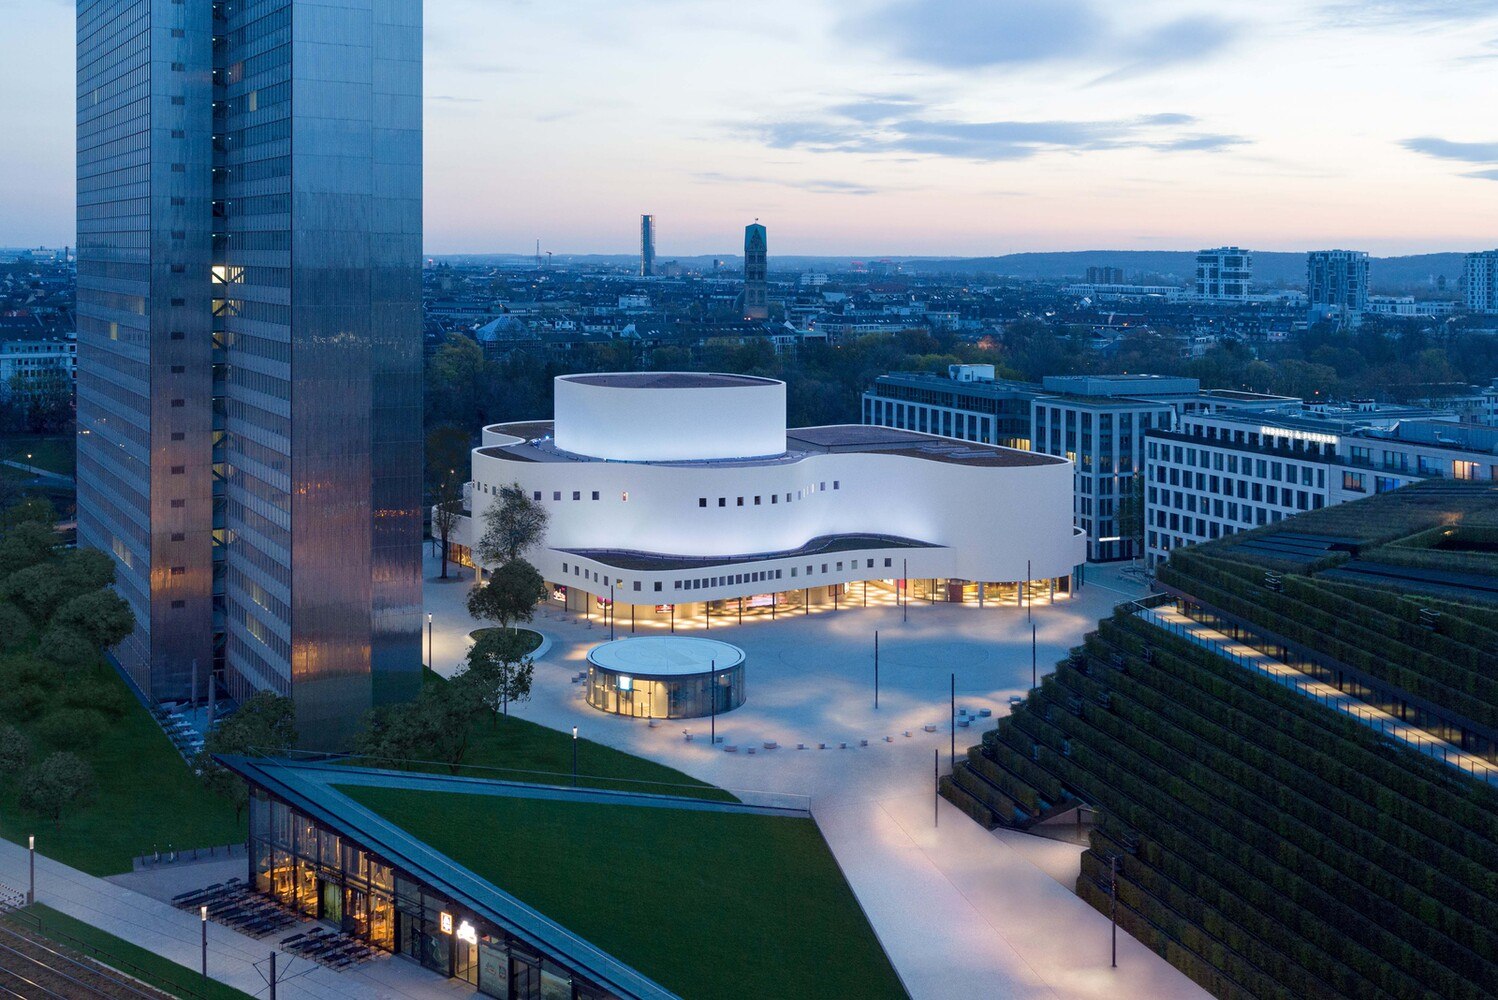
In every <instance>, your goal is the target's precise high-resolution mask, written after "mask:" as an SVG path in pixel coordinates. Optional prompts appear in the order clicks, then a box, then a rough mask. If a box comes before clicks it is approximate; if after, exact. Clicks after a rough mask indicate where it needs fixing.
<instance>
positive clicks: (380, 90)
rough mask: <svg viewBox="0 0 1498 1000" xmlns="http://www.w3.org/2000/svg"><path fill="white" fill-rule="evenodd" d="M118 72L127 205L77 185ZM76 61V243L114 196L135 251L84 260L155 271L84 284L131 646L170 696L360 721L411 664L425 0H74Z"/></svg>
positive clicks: (339, 722) (320, 731) (315, 730)
mask: <svg viewBox="0 0 1498 1000" xmlns="http://www.w3.org/2000/svg"><path fill="white" fill-rule="evenodd" d="M96 36H102V37H103V38H105V40H106V41H105V42H103V43H99V42H95V41H94V39H95V37H96ZM109 39H118V40H119V41H121V42H123V41H126V40H127V39H128V40H136V39H138V40H139V44H140V45H142V46H143V47H144V52H145V54H144V56H142V57H140V58H139V59H137V60H136V61H135V62H133V63H131V64H130V65H129V66H128V67H127V68H126V69H118V70H117V69H116V68H115V65H116V63H117V62H118V61H119V58H120V57H119V55H118V49H119V47H120V46H119V45H118V44H114V45H111V44H108V40H109ZM96 50H98V51H107V52H109V53H111V54H110V55H108V56H95V55H94V54H93V53H94V52H95V51H96ZM153 52H154V55H153ZM120 72H129V73H133V74H135V77H134V78H135V79H136V80H137V82H138V85H139V87H140V88H141V95H142V96H141V97H140V98H139V100H140V102H141V103H140V104H139V109H138V111H137V112H136V114H135V117H133V118H131V122H133V123H135V124H134V125H133V126H132V127H133V128H135V129H136V131H137V132H141V133H143V135H144V138H139V139H136V140H135V144H134V145H133V146H132V150H133V151H134V155H135V158H136V160H138V163H137V162H136V160H132V161H131V163H130V164H128V165H126V166H128V167H130V168H131V169H135V170H136V172H137V173H138V174H139V175H140V176H139V178H138V182H139V183H140V184H142V185H143V187H142V191H143V192H144V193H143V195H141V197H142V198H143V199H144V203H140V202H139V201H137V200H135V197H134V194H133V192H131V194H132V199H131V200H130V203H129V204H128V205H118V204H116V202H118V201H124V200H125V198H124V195H123V194H120V193H118V184H119V183H123V181H121V182H118V183H112V184H110V185H109V186H108V187H104V186H99V187H97V188H96V187H94V186H92V185H91V186H90V187H89V189H88V190H87V192H86V191H85V187H84V184H83V183H82V181H83V178H84V177H85V175H86V174H88V173H89V170H90V164H91V161H90V160H88V159H87V158H86V152H85V141H86V138H87V139H89V140H90V141H91V140H92V137H93V135H94V133H95V131H99V132H101V133H102V132H103V130H105V129H117V128H118V127H119V125H118V124H116V123H115V122H114V121H113V119H104V118H103V114H102V113H99V112H93V111H92V110H91V109H92V108H93V105H92V103H91V101H92V100H93V99H94V92H95V91H97V90H98V87H97V85H96V82H95V81H100V80H104V79H106V78H107V76H108V75H109V74H111V73H115V74H118V73H120ZM79 81H80V82H79V144H80V148H79V171H80V191H79V230H80V237H82V238H83V239H88V236H85V234H86V233H90V234H91V230H89V229H86V228H85V222H86V221H88V222H90V223H92V221H93V214H92V213H95V212H98V211H99V208H98V206H97V204H96V202H102V201H104V200H105V199H109V204H110V205H111V206H112V207H111V208H110V209H109V210H108V211H109V212H110V216H111V218H114V217H118V218H119V219H120V220H121V221H120V222H118V223H116V224H115V225H116V227H117V229H118V227H119V226H123V225H128V226H130V227H131V228H130V229H129V230H126V231H115V230H112V231H111V238H112V240H113V241H114V243H117V242H120V241H121V240H122V239H124V240H126V241H127V245H125V246H121V247H118V248H116V247H115V246H114V245H113V243H111V242H106V241H105V240H104V238H103V237H102V236H94V238H93V239H92V240H91V241H90V243H89V250H88V258H89V261H90V265H91V267H98V266H101V265H103V264H105V263H113V262H114V261H113V258H114V257H122V258H123V259H122V260H121V261H120V263H124V264H127V265H134V269H133V270H131V271H130V272H129V273H128V274H122V275H121V276H120V277H121V278H122V279H128V280H131V281H134V282H135V283H136V284H137V285H139V286H140V288H141V289H143V292H142V293H141V294H139V295H137V296H135V297H133V298H131V299H130V301H129V302H125V303H122V305H123V306H125V307H126V308H125V311H124V313H123V314H120V315H116V313H117V312H118V311H119V310H118V309H116V308H115V306H116V303H115V302H114V301H113V298H112V296H114V295H117V294H119V292H117V291H116V288H115V285H114V284H109V283H105V284H100V283H99V282H98V281H94V282H92V283H91V284H89V285H88V286H87V287H85V286H84V285H83V284H82V283H80V290H79V313H80V341H83V339H84V336H85V333H87V336H88V343H89V345H90V346H89V348H87V349H86V351H85V350H83V349H81V350H80V365H79V368H80V449H79V453H80V458H79V464H80V505H79V506H80V537H81V538H82V539H84V540H85V542H86V543H87V544H91V545H95V546H97V547H99V548H101V549H104V550H105V551H110V552H113V553H114V554H115V558H116V560H117V562H118V563H119V564H120V566H121V573H120V578H121V591H122V593H124V594H125V595H126V597H127V598H128V599H130V600H131V602H132V605H133V606H134V607H135V608H136V611H137V618H138V619H139V620H140V621H141V623H142V624H141V627H140V628H139V629H138V630H137V633H136V634H135V635H134V636H132V637H131V639H130V640H129V641H128V642H127V643H126V645H125V647H124V648H122V651H121V653H120V657H121V661H122V663H124V664H125V666H126V667H127V669H128V670H129V671H130V673H131V675H132V676H133V677H135V678H136V680H137V683H138V684H139V685H140V686H141V687H142V689H143V690H145V691H146V692H147V693H148V694H150V695H151V696H153V697H182V696H183V695H185V694H187V693H188V687H189V685H188V684H185V683H183V682H182V678H184V677H185V678H188V680H190V669H191V663H192V662H197V663H199V665H200V670H206V669H207V668H208V667H209V665H210V664H211V665H212V666H213V667H214V668H215V669H216V670H221V671H222V674H221V676H222V677H223V679H224V681H225V683H226V684H227V686H228V690H229V692H230V693H231V694H232V695H234V696H236V697H241V698H242V697H245V696H247V695H248V694H249V693H251V692H253V691H256V690H273V691H276V692H279V693H281V694H287V695H290V696H292V697H293V698H294V699H295V700H296V702H297V707H298V722H299V725H300V727H301V729H302V731H303V732H304V734H307V733H311V734H316V735H317V737H318V738H320V739H321V740H324V741H332V740H337V739H340V738H342V737H343V736H346V735H347V733H348V731H349V727H350V726H351V724H352V723H353V722H356V721H357V720H358V718H359V717H360V715H361V714H362V712H363V710H364V709H365V708H367V707H368V706H369V705H370V704H371V703H372V702H373V701H375V700H377V699H378V700H386V699H390V700H394V699H398V698H401V697H405V696H408V695H409V694H412V693H414V690H415V689H416V687H417V685H418V684H419V670H420V666H419V664H420V601H421V592H420V584H421V576H420V538H421V515H420V502H421V479H420V476H421V397H420V393H421V371H420V364H421V342H420V324H421V317H420V308H421V303H420V259H421V257H420V255H421V3H420V0H339V2H336V3H330V2H317V3H314V2H312V0H222V2H217V3H213V4H208V3H203V4H181V3H174V2H171V0H136V2H130V0H96V2H92V3H90V2H88V0H80V3H79ZM141 117H144V122H143V123H141V122H139V121H138V119H140V118H141ZM96 119H98V120H97V121H96ZM131 134H132V135H134V134H135V132H132V133H131ZM92 180H93V178H92V177H90V181H92ZM86 213H89V214H86ZM132 255H133V256H132ZM84 256H85V251H84V250H83V243H82V242H81V243H80V265H82V262H83V260H84ZM137 258H140V261H139V262H137ZM142 265H143V266H144V267H145V270H140V267H141V266H142ZM82 270H83V269H82V266H80V273H81V272H82ZM101 280H103V279H102V277H101ZM111 280H112V279H111ZM137 299H138V300H139V302H138V303H137ZM137 305H138V306H139V308H137ZM132 310H134V311H132ZM85 315H86V316H88V317H89V319H88V323H87V327H85V325H84V321H83V319H82V317H83V316H85ZM120 330H124V331H126V336H127V338H130V339H127V340H126V341H125V342H124V343H123V344H121V343H120V341H119V340H118V339H117V337H118V335H119V334H118V331H120ZM135 366H139V367H140V368H141V369H142V370H141V371H140V372H137V371H136V370H135ZM85 373H87V374H85ZM85 379H87V380H88V384H89V390H88V392H87V402H86V403H85V391H84V389H83V386H82V382H83V381H84V380H85ZM122 382H123V383H124V387H123V390H120V389H116V388H115V386H117V385H119V384H120V383H122ZM105 383H107V385H106V384H105ZM167 389H170V390H171V391H169V392H168V391H163V390H167ZM122 392H123V393H124V394H123V395H122ZM109 404H115V405H114V408H113V409H111V408H110V405H109ZM85 418H86V419H85ZM113 421H118V422H119V423H121V424H123V425H125V426H124V428H123V429H122V428H119V427H116V426H114V425H113V424H112V422H113ZM131 429H138V430H139V433H137V434H135V435H134V436H133V437H131V436H130V435H129V434H127V433H126V431H128V430H131ZM122 441H124V442H125V444H126V445H128V447H122V446H121V442H122ZM117 452H120V453H121V454H117ZM121 465H124V466H125V468H124V469H123V470H122V469H120V468H117V467H118V466H121ZM83 469H88V470H89V473H88V477H87V482H86V483H85V482H84V479H85V477H84V474H83V472H82V471H81V470H83ZM122 472H133V473H134V478H133V479H132V478H129V477H127V476H125V475H122ZM141 487H144V489H142V488H141ZM152 487H154V489H153V488H152ZM122 501H123V505H122ZM122 506H123V511H124V513H123V514H116V513H115V512H116V511H117V510H120V509H121V508H122ZM116 529H118V530H116ZM132 532H133V533H132ZM177 547H180V550H181V551H180V552H179V551H178V548H177ZM179 570H180V572H179ZM196 689H197V690H200V691H206V686H196Z"/></svg>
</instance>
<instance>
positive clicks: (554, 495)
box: [173, 402, 843, 507]
mask: <svg viewBox="0 0 1498 1000" xmlns="http://www.w3.org/2000/svg"><path fill="white" fill-rule="evenodd" d="M173 405H174V406H175V405H176V404H175V402H174V403H173ZM474 485H475V486H476V487H478V490H479V492H480V493H492V492H493V490H492V489H490V488H489V485H488V484H487V483H474ZM832 488H833V489H835V490H841V489H842V488H843V483H842V480H840V479H834V480H833V481H832ZM826 489H827V484H826V483H818V484H817V485H816V486H812V487H808V488H807V489H805V490H797V491H796V492H795V494H794V497H795V499H797V500H801V499H803V498H804V497H805V495H806V494H807V493H821V492H823V491H825V490H826ZM562 493H563V491H562V490H552V491H551V499H552V500H553V501H560V500H561V499H562ZM589 493H590V494H591V499H593V500H601V499H603V496H602V494H601V493H600V492H599V491H598V490H590V491H589ZM541 496H542V492H541V491H540V490H534V491H532V493H531V499H533V500H535V501H537V502H540V500H541ZM582 498H583V491H582V490H573V491H572V499H574V500H581V499H582ZM791 498H792V494H790V493H787V494H785V502H786V503H791V502H792V500H791ZM746 499H747V498H746V497H738V498H737V500H738V503H737V504H735V506H738V507H743V506H744V501H745V500H746ZM619 500H620V502H621V503H629V492H628V491H627V490H626V491H625V492H623V493H620V494H619ZM707 500H708V498H707V497H698V498H697V506H698V507H706V506H707ZM753 500H754V506H755V507H758V506H760V505H761V504H762V503H763V502H764V498H763V497H754V498H753ZM770 502H771V503H772V504H778V503H780V494H779V493H772V494H770ZM718 506H719V507H727V506H728V498H727V497H719V498H718Z"/></svg>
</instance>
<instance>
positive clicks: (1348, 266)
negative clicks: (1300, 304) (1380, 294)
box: [1306, 250, 1368, 326]
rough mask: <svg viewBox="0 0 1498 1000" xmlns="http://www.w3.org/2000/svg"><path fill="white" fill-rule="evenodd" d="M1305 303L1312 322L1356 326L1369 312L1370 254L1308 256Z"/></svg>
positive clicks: (1325, 252)
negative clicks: (1317, 320) (1333, 320)
mask: <svg viewBox="0 0 1498 1000" xmlns="http://www.w3.org/2000/svg"><path fill="white" fill-rule="evenodd" d="M1306 300H1307V302H1308V303H1309V304H1310V307H1311V317H1312V319H1335V320H1336V321H1337V322H1338V323H1339V324H1343V325H1348V326H1356V325H1357V324H1358V323H1359V322H1360V321H1361V320H1362V317H1363V313H1365V312H1367V310H1368V255H1367V254H1366V253H1363V252H1362V251H1360V250H1313V251H1311V252H1310V253H1308V254H1306Z"/></svg>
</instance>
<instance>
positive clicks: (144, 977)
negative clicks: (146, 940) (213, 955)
mask: <svg viewBox="0 0 1498 1000" xmlns="http://www.w3.org/2000/svg"><path fill="white" fill-rule="evenodd" d="M5 919H6V920H8V921H10V922H11V923H13V924H14V925H15V926H17V927H20V928H24V929H26V930H28V931H35V932H38V933H39V934H40V935H41V936H42V937H45V938H49V939H50V940H52V941H55V942H57V943H58V944H60V945H62V946H63V947H64V948H66V949H68V950H71V951H74V952H78V953H80V954H83V955H87V956H88V957H89V958H92V959H94V960H95V961H98V962H102V963H104V964H105V965H108V966H111V967H113V968H115V969H118V970H119V971H121V972H123V973H125V974H126V975H130V976H134V977H135V978H136V979H139V980H141V981H142V982H144V983H149V984H150V985H152V986H154V987H156V988H157V989H159V990H162V991H164V992H167V993H170V994H172V995H173V996H187V995H189V994H188V993H187V992H185V991H187V990H191V991H192V993H191V995H192V996H196V997H203V998H205V1000H251V997H250V995H249V994H248V993H242V992H240V991H239V990H236V989H234V988H233V987H232V986H225V985H224V984H223V983H220V982H216V981H215V980H212V979H207V978H204V976H203V975H202V974H201V973H199V972H197V971H196V970H194V969H189V968H187V967H186V966H184V965H178V964H177V963H176V962H173V961H171V960H170V959H166V958H162V957H161V956H160V955H157V954H156V953H155V952H151V951H147V950H146V949H144V948H138V947H136V946H135V945H133V944H131V943H130V942H128V941H123V940H121V939H120V938H117V937H115V936H114V935H113V934H108V933H105V932H104V931H101V930H99V929H98V928H97V927H93V926H91V925H89V924H85V923H84V922H83V921H81V920H75V919H73V918H72V917H70V916H68V915H67V914H65V913H59V912H57V911H56V910H54V909H52V908H51V907H48V906H43V905H42V904H40V903H37V904H35V905H33V906H28V907H26V908H25V909H24V910H20V911H18V912H16V913H13V914H10V915H9V916H7V917H6V918H5Z"/></svg>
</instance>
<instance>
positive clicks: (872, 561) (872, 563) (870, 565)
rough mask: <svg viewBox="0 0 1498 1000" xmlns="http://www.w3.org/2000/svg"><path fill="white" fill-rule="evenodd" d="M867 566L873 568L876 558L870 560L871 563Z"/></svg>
mask: <svg viewBox="0 0 1498 1000" xmlns="http://www.w3.org/2000/svg"><path fill="white" fill-rule="evenodd" d="M867 568H868V569H873V568H874V560H872V559H870V560H869V565H868V567H867Z"/></svg>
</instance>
